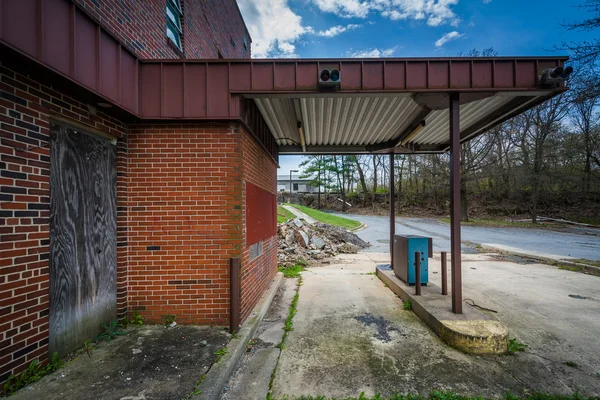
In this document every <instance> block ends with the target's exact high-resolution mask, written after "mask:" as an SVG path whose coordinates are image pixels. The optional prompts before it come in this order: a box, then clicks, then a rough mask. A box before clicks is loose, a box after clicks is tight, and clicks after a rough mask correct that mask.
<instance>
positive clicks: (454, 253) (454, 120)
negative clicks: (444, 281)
mask: <svg viewBox="0 0 600 400" xmlns="http://www.w3.org/2000/svg"><path fill="white" fill-rule="evenodd" d="M459 97H460V95H459V94H458V93H451V94H450V127H449V128H450V268H451V270H452V312H453V313H455V314H462V271H461V250H460V104H459Z"/></svg>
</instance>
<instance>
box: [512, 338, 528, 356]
mask: <svg viewBox="0 0 600 400" xmlns="http://www.w3.org/2000/svg"><path fill="white" fill-rule="evenodd" d="M526 348H527V345H526V344H525V343H521V342H519V341H518V340H517V339H515V338H513V339H510V340H509V341H508V353H509V354H515V353H516V352H518V351H525V349H526Z"/></svg>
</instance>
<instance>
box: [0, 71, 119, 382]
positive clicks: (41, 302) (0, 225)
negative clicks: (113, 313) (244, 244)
mask: <svg viewBox="0 0 600 400" xmlns="http://www.w3.org/2000/svg"><path fill="white" fill-rule="evenodd" d="M51 113H52V114H56V115H60V116H63V117H66V118H69V119H72V120H75V121H78V122H79V123H82V124H85V125H88V126H92V127H94V128H96V129H98V130H101V131H103V132H105V133H108V134H111V135H113V136H115V137H119V138H121V139H124V138H125V137H126V130H125V126H124V125H123V124H122V123H120V122H119V121H117V120H115V119H113V118H110V117H108V116H106V115H103V114H102V113H99V114H98V115H97V116H93V115H90V114H89V113H88V111H87V108H86V106H85V105H84V104H81V103H79V102H78V101H76V100H74V99H73V98H71V97H69V96H64V95H62V94H60V93H58V92H56V91H54V90H52V89H51V88H49V87H46V86H43V85H40V84H39V83H37V82H36V81H34V80H31V79H29V78H27V77H25V76H23V75H20V74H18V73H16V72H15V71H12V70H10V69H7V68H6V67H4V66H2V65H0V383H2V382H3V381H4V380H6V378H7V377H8V375H9V374H10V373H11V372H14V373H18V372H20V371H22V370H23V369H25V368H26V366H27V365H28V364H29V363H30V362H31V361H32V360H34V359H38V358H39V359H41V360H42V361H45V360H46V359H47V352H48V311H49V303H48V301H49V261H48V258H49V238H50V237H49V230H50V226H49V202H50V184H49V180H50V176H49V175H50V171H49V169H50V157H49V154H50V151H49V148H48V146H49V122H50V118H51V116H50V115H51ZM119 142H120V143H119V144H118V149H119V153H118V156H117V158H118V165H117V169H118V171H119V173H120V174H121V176H120V177H119V182H120V183H122V182H123V176H124V169H125V165H124V163H125V158H124V154H123V150H124V148H125V146H124V144H123V143H124V142H123V140H119ZM123 194H124V191H123V187H122V186H120V187H119V188H118V189H117V196H118V203H117V207H118V214H117V217H118V219H119V221H120V222H122V221H123V220H124V219H126V215H125V214H126V209H124V208H123V206H124V203H123ZM117 240H118V242H119V245H120V247H118V250H117V257H118V266H117V280H118V285H119V289H118V291H119V293H120V298H119V299H118V302H119V306H118V307H119V309H120V311H121V313H122V312H123V309H124V308H125V307H126V304H125V302H124V301H125V298H124V296H123V294H124V282H125V279H126V276H125V254H124V252H125V250H126V248H125V247H124V246H123V241H124V240H126V238H125V231H124V230H123V229H122V227H120V228H119V232H118V237H117Z"/></svg>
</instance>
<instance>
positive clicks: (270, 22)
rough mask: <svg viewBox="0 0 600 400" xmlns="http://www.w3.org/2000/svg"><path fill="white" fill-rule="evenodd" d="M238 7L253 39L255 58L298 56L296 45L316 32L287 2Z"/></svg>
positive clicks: (268, 0) (242, 0) (251, 1)
mask: <svg viewBox="0 0 600 400" xmlns="http://www.w3.org/2000/svg"><path fill="white" fill-rule="evenodd" d="M238 5H239V7H240V10H241V12H242V15H243V16H244V20H245V21H246V25H247V26H248V30H249V31H250V35H251V36H252V57H258V58H261V57H295V56H296V54H295V52H296V46H295V45H294V42H295V41H296V40H298V38H300V37H301V36H302V35H304V34H305V33H312V32H313V30H312V28H311V27H307V26H304V25H303V24H302V17H300V16H299V15H297V14H296V13H294V12H293V11H292V10H291V9H290V7H289V6H288V4H287V0H238Z"/></svg>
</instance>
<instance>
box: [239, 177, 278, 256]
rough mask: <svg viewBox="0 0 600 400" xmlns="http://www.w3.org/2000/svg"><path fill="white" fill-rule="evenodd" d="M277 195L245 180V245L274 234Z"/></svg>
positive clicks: (275, 228)
mask: <svg viewBox="0 0 600 400" xmlns="http://www.w3.org/2000/svg"><path fill="white" fill-rule="evenodd" d="M276 230H277V195H275V194H273V193H271V192H268V191H266V190H264V189H262V188H260V187H258V186H256V185H253V184H252V183H250V182H246V245H248V246H250V245H253V244H254V243H257V242H259V241H261V240H264V239H268V238H270V237H271V236H273V235H275V232H276Z"/></svg>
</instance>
